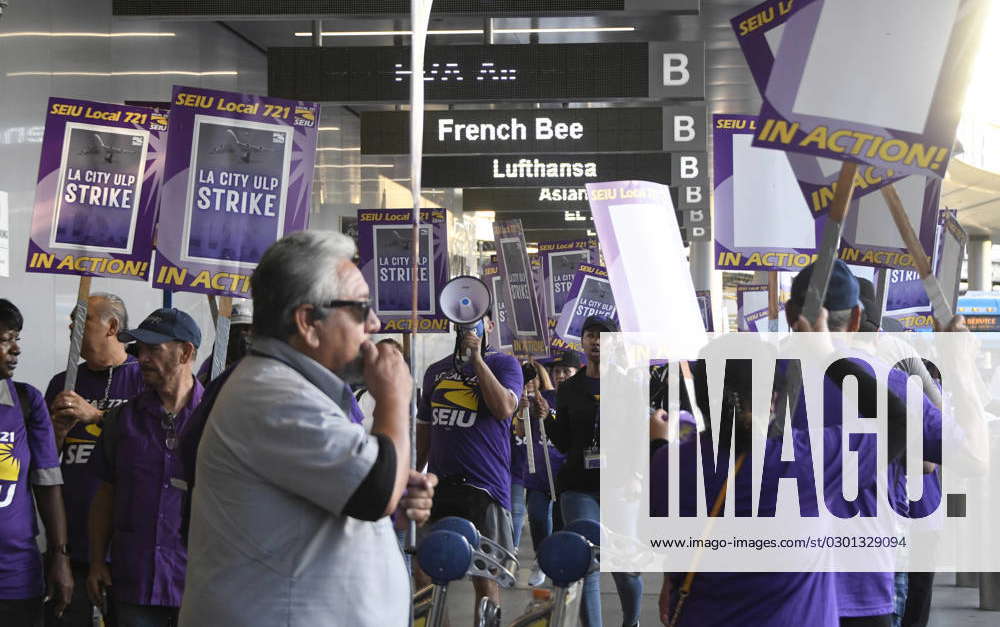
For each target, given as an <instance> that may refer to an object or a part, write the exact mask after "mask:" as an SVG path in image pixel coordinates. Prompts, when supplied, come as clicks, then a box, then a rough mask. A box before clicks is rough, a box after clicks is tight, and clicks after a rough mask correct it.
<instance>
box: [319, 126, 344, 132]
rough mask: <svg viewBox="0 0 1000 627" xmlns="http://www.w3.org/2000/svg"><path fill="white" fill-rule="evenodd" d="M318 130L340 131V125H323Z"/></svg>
mask: <svg viewBox="0 0 1000 627" xmlns="http://www.w3.org/2000/svg"><path fill="white" fill-rule="evenodd" d="M317 130H320V131H339V130H340V127H339V126H321V127H319V129H317Z"/></svg>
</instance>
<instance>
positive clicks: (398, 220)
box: [358, 209, 448, 333]
mask: <svg viewBox="0 0 1000 627" xmlns="http://www.w3.org/2000/svg"><path fill="white" fill-rule="evenodd" d="M447 228H448V225H447V223H446V219H445V212H444V210H443V209H421V210H420V259H419V261H418V264H417V275H418V277H419V281H418V284H417V332H419V333H447V332H448V318H447V317H445V315H444V314H443V313H441V311H440V310H439V308H438V296H440V294H441V289H442V288H443V287H444V284H445V283H447V282H448V232H447ZM412 245H413V211H412V210H411V209H360V210H358V256H359V258H360V260H359V262H358V265H359V267H360V268H361V274H362V275H363V276H364V277H365V281H367V282H368V287H369V288H370V289H371V300H372V303H373V305H374V307H375V313H376V314H378V317H379V320H381V321H382V327H381V329H380V330H379V332H380V333H407V332H409V331H410V325H411V322H412V320H411V316H412V308H413V284H412V282H411V277H410V271H411V264H412V259H411V256H410V247H411V246H412ZM428 260H430V263H428Z"/></svg>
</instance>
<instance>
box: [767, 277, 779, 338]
mask: <svg viewBox="0 0 1000 627" xmlns="http://www.w3.org/2000/svg"><path fill="white" fill-rule="evenodd" d="M767 330H768V331H771V332H776V331H777V330H778V272H777V271H776V270H771V271H769V272H768V273H767Z"/></svg>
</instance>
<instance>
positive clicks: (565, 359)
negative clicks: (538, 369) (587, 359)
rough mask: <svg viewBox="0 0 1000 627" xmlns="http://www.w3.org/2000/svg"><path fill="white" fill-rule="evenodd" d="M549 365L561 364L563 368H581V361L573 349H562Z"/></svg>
mask: <svg viewBox="0 0 1000 627" xmlns="http://www.w3.org/2000/svg"><path fill="white" fill-rule="evenodd" d="M549 366H551V367H553V368H555V367H556V366H562V367H564V368H582V367H583V361H582V360H581V359H580V355H578V354H577V353H576V352H575V351H563V352H562V353H561V354H560V355H559V357H558V358H556V359H555V360H554V361H553V362H552V363H550V364H549Z"/></svg>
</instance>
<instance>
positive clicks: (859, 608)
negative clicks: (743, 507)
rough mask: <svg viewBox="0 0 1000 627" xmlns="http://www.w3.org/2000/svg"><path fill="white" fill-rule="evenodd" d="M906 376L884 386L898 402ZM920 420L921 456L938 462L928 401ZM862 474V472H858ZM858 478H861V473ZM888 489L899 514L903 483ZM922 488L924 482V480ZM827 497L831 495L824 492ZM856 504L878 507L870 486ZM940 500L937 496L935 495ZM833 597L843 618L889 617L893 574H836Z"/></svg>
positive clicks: (892, 468) (937, 427)
mask: <svg viewBox="0 0 1000 627" xmlns="http://www.w3.org/2000/svg"><path fill="white" fill-rule="evenodd" d="M867 361H874V358H871V357H868V358H867ZM907 379H908V375H907V374H906V373H904V372H902V371H900V370H891V371H890V372H889V379H888V387H889V390H890V391H891V392H892V393H893V394H895V395H896V396H897V397H898V398H899V399H900V400H903V399H904V398H905V395H906V381H907ZM834 397H835V398H836V399H838V402H836V403H835V405H836V406H833V405H831V406H830V407H828V408H826V409H825V411H826V413H825V415H826V416H827V417H828V418H830V417H834V416H840V415H841V414H840V403H839V399H840V398H841V397H840V395H834ZM923 417H924V424H923V427H924V429H923V430H924V438H925V440H924V441H925V443H926V444H927V447H928V448H927V450H925V457H928V458H930V461H937V462H940V461H941V459H940V457H941V437H942V436H941V428H942V427H941V411H940V409H938V408H937V407H936V406H935V405H934V404H933V403H932V402H931V401H930V399H929V398H927V397H926V396H924V397H923ZM861 472H862V473H865V472H866V471H865V470H862V471H861ZM874 472H875V471H874V467H873V468H872V470H871V471H870V474H869V476H874ZM887 472H889V473H890V474H891V475H894V476H896V477H899V476H900V475H903V474H905V468H904V467H903V466H902V463H901V462H900V461H898V460H897V461H894V462H893V463H892V464H890V465H889V467H888V469H887ZM862 476H865V475H864V474H862ZM890 485H891V486H892V489H891V490H890V493H889V499H890V500H892V501H893V502H895V503H898V504H900V507H901V508H902V510H903V511H905V510H906V509H908V508H909V507H913V505H910V504H909V502H908V499H907V496H906V493H905V484H904V482H903V481H902V480H896V481H892V482H890ZM925 485H926V481H925ZM827 489H828V490H831V489H832V490H836V491H835V492H832V494H840V489H841V488H840V482H839V480H838V481H837V482H836V485H830V482H829V481H828V487H827ZM827 493H828V494H830V493H831V492H827ZM858 497H859V499H858V501H859V505H860V507H861V508H868V509H872V510H874V509H875V508H876V507H877V506H878V502H877V498H876V497H877V491H876V486H875V484H874V483H871V484H868V485H866V486H862V489H861V491H860V492H859V493H858ZM932 498H933V495H932V494H926V493H925V496H924V498H923V499H921V503H920V504H917V505H916V507H917V508H919V507H921V506H922V504H924V503H930V502H931V499H932ZM938 500H940V496H938ZM837 597H838V604H839V607H840V615H841V616H844V617H858V616H882V615H885V614H892V613H893V611H894V609H895V606H894V598H895V583H894V574H893V573H868V572H865V573H850V572H849V573H837Z"/></svg>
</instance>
